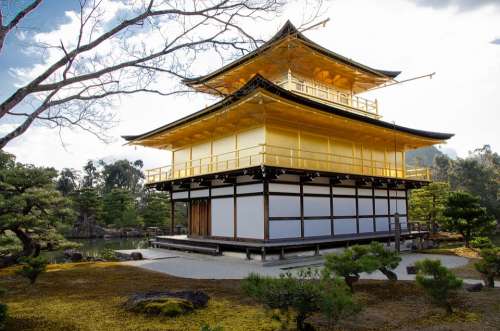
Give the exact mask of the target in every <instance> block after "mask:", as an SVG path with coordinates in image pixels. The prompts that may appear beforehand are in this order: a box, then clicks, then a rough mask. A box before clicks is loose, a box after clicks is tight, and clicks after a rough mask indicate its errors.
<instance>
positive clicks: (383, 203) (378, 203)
mask: <svg viewBox="0 0 500 331" xmlns="http://www.w3.org/2000/svg"><path fill="white" fill-rule="evenodd" d="M387 208H388V207H387V199H375V215H387V214H389V211H388V210H387Z"/></svg>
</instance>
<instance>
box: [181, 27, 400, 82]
mask: <svg viewBox="0 0 500 331" xmlns="http://www.w3.org/2000/svg"><path fill="white" fill-rule="evenodd" d="M293 34H295V35H296V36H297V38H298V39H301V40H302V41H304V42H306V43H307V44H308V46H309V47H311V48H313V49H314V50H316V51H318V52H320V53H321V54H323V55H325V56H327V57H330V58H332V59H335V60H337V61H341V62H343V63H345V64H347V65H351V66H354V67H356V68H358V69H360V70H363V71H367V72H370V73H372V74H375V75H378V76H381V77H387V78H390V79H394V78H396V77H397V76H398V75H399V74H401V71H389V70H379V69H374V68H370V67H368V66H365V65H363V64H361V63H358V62H356V61H353V60H351V59H349V58H347V57H345V56H342V55H340V54H337V53H335V52H332V51H330V50H328V49H326V48H324V47H322V46H320V45H318V44H316V43H315V42H313V41H312V40H310V39H309V38H307V37H306V36H304V35H303V34H302V33H301V32H300V31H299V30H298V29H297V28H296V27H295V26H294V25H293V24H292V22H290V20H288V21H286V23H285V24H284V25H283V27H282V28H281V29H280V30H279V31H278V32H277V33H276V34H275V35H274V36H273V37H272V38H271V39H269V40H268V41H266V42H265V43H264V44H262V45H261V46H259V47H258V48H256V49H255V50H253V51H251V52H250V53H248V54H246V55H244V56H242V57H241V58H239V59H238V60H235V61H233V62H231V63H229V64H227V65H225V66H223V67H222V68H219V69H217V70H215V71H213V72H211V73H208V74H206V75H203V76H199V77H194V78H187V79H183V80H182V82H183V83H184V84H186V85H188V86H191V85H196V84H202V83H205V82H206V81H208V80H210V79H212V78H214V77H215V76H217V75H220V74H222V73H224V72H226V71H228V70H230V69H233V68H235V67H237V66H239V65H241V64H243V63H245V62H246V61H248V60H250V59H252V58H254V57H256V56H258V55H259V54H260V53H261V52H262V51H263V50H264V49H266V48H269V47H271V46H272V45H273V44H274V43H275V42H277V41H279V40H280V39H283V38H286V37H287V36H289V35H293Z"/></svg>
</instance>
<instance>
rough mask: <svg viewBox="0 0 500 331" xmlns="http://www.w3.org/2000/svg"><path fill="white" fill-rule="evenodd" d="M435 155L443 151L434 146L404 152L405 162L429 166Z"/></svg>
mask: <svg viewBox="0 0 500 331" xmlns="http://www.w3.org/2000/svg"><path fill="white" fill-rule="evenodd" d="M436 155H443V153H442V152H441V151H440V150H438V149H437V148H436V147H434V146H431V147H424V148H419V149H416V150H414V151H410V152H406V164H407V165H421V166H426V167H430V166H432V162H433V161H434V157H435V156H436Z"/></svg>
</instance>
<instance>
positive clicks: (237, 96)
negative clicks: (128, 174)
mask: <svg viewBox="0 0 500 331" xmlns="http://www.w3.org/2000/svg"><path fill="white" fill-rule="evenodd" d="M258 88H262V89H264V90H266V91H268V92H270V93H272V94H275V95H278V96H280V97H282V98H284V99H286V100H289V101H292V102H295V103H297V104H300V105H304V106H308V107H311V108H314V109H317V110H320V111H324V112H326V113H330V114H333V115H338V116H342V117H345V118H349V119H352V120H356V121H360V122H364V123H368V124H373V125H375V126H378V127H381V128H386V129H391V130H396V131H400V132H404V133H409V134H413V135H416V136H419V137H422V138H429V139H436V140H447V139H450V138H451V137H453V136H454V134H452V133H441V132H431V131H424V130H417V129H412V128H407V127H404V126H400V125H395V124H393V123H389V122H384V121H381V120H377V119H374V118H371V117H367V116H363V115H359V114H356V113H353V112H350V111H347V110H342V109H339V108H336V107H333V106H330V105H327V104H324V103H321V102H318V101H314V100H311V99H309V98H306V97H303V96H300V95H298V94H295V93H293V92H290V91H288V90H285V89H283V88H281V87H279V86H277V85H275V84H273V83H272V82H270V81H268V80H267V79H265V78H264V77H262V76H260V75H256V76H254V77H253V78H252V79H251V80H250V81H248V82H247V83H246V84H245V85H244V86H243V87H242V88H240V89H239V90H238V91H236V92H235V93H233V94H231V95H229V96H227V97H225V98H224V99H222V100H221V101H219V102H217V103H215V104H213V105H211V106H209V107H207V108H204V109H202V110H200V111H198V112H196V113H193V114H191V115H189V116H186V117H183V118H181V119H179V120H177V121H174V122H172V123H169V124H166V125H164V126H161V127H159V128H157V129H154V130H151V131H149V132H146V133H143V134H140V135H127V136H122V138H124V139H125V140H127V141H133V140H137V139H144V138H147V137H149V136H152V135H154V134H157V133H160V132H164V131H166V130H170V129H173V128H175V127H177V126H180V125H182V124H185V123H187V122H190V121H192V120H195V119H197V118H200V117H202V116H204V115H206V114H210V113H212V112H215V111H217V110H219V109H221V108H224V107H226V106H229V105H231V104H233V103H234V102H236V101H238V100H241V99H243V98H245V97H246V96H248V95H250V94H251V93H252V92H254V91H255V90H257V89H258Z"/></svg>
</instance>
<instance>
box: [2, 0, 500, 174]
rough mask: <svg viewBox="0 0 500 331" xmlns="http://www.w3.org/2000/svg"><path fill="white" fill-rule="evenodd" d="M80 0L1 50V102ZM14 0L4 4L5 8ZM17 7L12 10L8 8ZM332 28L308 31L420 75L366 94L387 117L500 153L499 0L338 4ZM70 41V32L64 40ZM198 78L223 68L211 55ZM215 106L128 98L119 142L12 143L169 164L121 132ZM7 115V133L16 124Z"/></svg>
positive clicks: (331, 13) (56, 158) (378, 63)
mask: <svg viewBox="0 0 500 331" xmlns="http://www.w3.org/2000/svg"><path fill="white" fill-rule="evenodd" d="M76 3H77V2H76V0H66V1H57V0H46V1H45V2H44V3H43V4H42V5H41V7H39V8H38V9H37V10H36V11H35V12H34V13H33V14H32V15H31V16H29V17H28V19H27V20H26V21H24V22H23V29H18V30H17V31H15V33H13V34H11V35H10V36H9V38H8V39H7V42H6V45H5V46H4V49H3V51H2V53H0V100H3V99H5V98H7V97H8V96H9V94H10V93H12V91H14V90H15V88H16V87H17V86H19V85H20V84H22V82H24V81H25V80H26V79H27V77H29V75H32V74H33V72H36V71H37V70H39V69H40V68H43V66H44V65H45V64H46V62H45V61H46V58H47V56H45V58H44V56H43V55H42V56H41V55H40V54H39V53H36V52H31V51H29V49H30V48H29V47H28V46H29V43H30V40H31V38H33V37H34V36H35V37H36V36H37V35H40V34H41V35H43V36H47V35H49V36H51V37H56V38H58V37H59V36H62V37H68V36H71V35H72V31H74V27H75V25H74V23H75V13H74V12H72V11H73V10H75V9H76ZM301 3H302V2H301V1H295V2H293V3H292V4H291V5H290V6H288V7H287V9H286V10H285V11H284V12H283V14H282V15H281V16H279V17H276V18H275V19H273V20H272V21H270V22H267V23H265V24H259V25H258V26H255V27H252V29H253V30H252V31H253V32H255V33H256V34H257V35H261V36H264V37H267V38H270V37H271V36H272V35H273V34H274V33H275V32H276V31H277V30H279V28H280V27H281V26H282V25H283V24H284V22H285V21H286V20H287V19H290V20H291V21H292V22H293V23H295V24H296V25H300V23H301V17H302V11H303V10H304V8H301V6H302V5H301ZM4 5H5V4H4ZM8 9H11V10H13V9H12V8H8ZM327 17H328V18H330V21H329V22H328V23H327V24H326V26H325V27H321V28H318V29H314V30H310V31H307V32H306V33H305V34H306V36H307V37H308V38H310V39H312V40H314V41H315V42H317V43H319V44H320V45H322V46H324V47H326V48H328V49H330V50H332V51H334V52H337V53H340V54H342V55H344V56H346V57H349V58H352V59H354V60H356V61H358V62H361V63H363V64H366V65H368V66H371V67H374V68H379V69H386V70H401V71H402V72H403V73H402V74H401V75H400V77H399V79H400V80H403V79H407V78H412V77H415V76H420V75H423V74H427V73H431V72H436V75H435V76H434V77H433V78H432V80H431V79H421V80H417V81H413V82H408V83H405V84H401V85H397V86H393V87H387V88H384V89H380V90H376V91H373V92H370V93H369V94H366V95H364V96H365V97H368V98H376V99H377V100H378V101H379V106H380V108H379V109H380V113H381V114H382V115H383V118H382V119H383V120H384V121H388V122H392V121H395V122H396V123H397V124H399V125H403V126H408V127H412V128H417V129H423V130H430V131H439V132H451V133H454V134H455V137H453V138H452V139H451V140H449V141H448V143H447V144H446V145H441V146H439V148H440V149H441V150H443V151H444V152H446V153H449V154H450V155H453V156H454V155H458V156H459V157H465V156H467V153H468V152H469V151H471V150H473V149H475V148H478V147H482V146H483V145H484V144H489V145H491V146H492V148H493V150H495V151H497V152H498V151H499V150H500V130H499V124H500V1H496V0H482V1H481V0H475V1H469V0H385V1H373V0H334V1H331V2H329V3H328V4H327V7H326V9H325V11H324V14H323V16H322V18H327ZM62 37H61V38H62ZM203 61H204V62H203V63H204V65H202V66H200V68H199V74H205V73H207V72H209V71H211V70H214V69H216V68H217V67H219V66H221V65H222V63H221V62H220V61H219V60H218V59H212V58H206V59H203ZM213 102H214V99H213V98H208V97H206V96H204V95H189V96H188V95H182V96H173V97H162V96H157V95H133V96H126V97H121V98H120V100H119V102H118V103H116V104H115V105H114V106H113V107H112V109H110V110H111V111H113V112H114V113H116V114H117V115H118V119H119V122H118V124H117V125H116V126H115V127H114V128H112V129H110V131H109V132H108V133H107V134H108V136H110V137H113V140H112V141H111V142H110V143H103V142H102V141H100V140H98V139H96V138H95V137H93V136H92V135H90V134H88V133H85V132H82V131H80V130H69V129H68V130H63V131H62V132H59V130H53V129H49V128H47V127H46V126H43V125H36V126H33V127H31V128H30V129H29V130H28V131H27V132H26V133H25V134H24V135H22V136H21V137H19V138H17V139H15V140H13V141H12V142H11V143H9V144H8V145H7V147H6V148H5V149H6V150H7V151H8V152H10V153H13V154H15V155H16V156H17V159H18V161H20V162H24V163H32V164H35V165H45V166H53V167H56V168H58V169H61V168H65V167H69V168H75V169H80V168H81V167H82V166H83V164H84V163H86V162H87V161H88V160H99V159H104V160H106V161H113V160H117V159H121V158H128V159H130V160H136V159H142V160H143V161H144V164H145V168H151V167H157V166H162V165H166V164H168V163H169V161H170V160H169V153H168V152H166V151H161V150H155V149H149V148H143V147H131V146H124V143H125V142H124V140H122V139H121V138H120V136H121V135H127V134H139V133H143V132H145V131H148V130H151V129H153V128H156V127H158V126H160V125H163V124H166V123H169V122H172V121H174V120H176V119H178V118H181V117H183V116H186V115H188V114H190V113H193V112H195V111H198V110H200V109H202V108H204V107H205V106H207V105H209V104H211V103H213ZM12 125H13V124H12V123H10V122H8V121H6V120H3V122H2V120H0V134H5V132H7V131H8V130H9V129H11V128H12Z"/></svg>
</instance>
